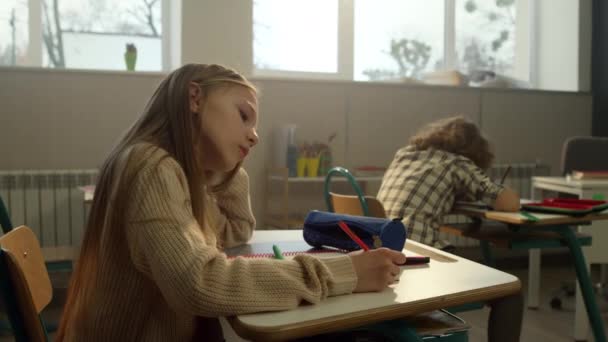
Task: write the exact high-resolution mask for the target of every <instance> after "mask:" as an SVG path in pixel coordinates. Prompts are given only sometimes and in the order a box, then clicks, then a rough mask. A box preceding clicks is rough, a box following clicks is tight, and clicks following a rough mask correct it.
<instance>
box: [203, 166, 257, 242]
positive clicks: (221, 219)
mask: <svg viewBox="0 0 608 342" xmlns="http://www.w3.org/2000/svg"><path fill="white" fill-rule="evenodd" d="M208 204H209V205H208V207H207V209H208V210H209V214H210V215H209V217H212V218H214V219H215V222H214V224H215V229H216V231H217V233H218V238H219V240H220V241H221V244H222V245H223V247H224V248H230V247H233V246H238V245H241V244H244V243H247V241H249V239H251V235H252V234H253V230H254V229H255V218H254V216H253V213H252V211H251V200H250V196H249V176H248V175H247V172H246V171H245V169H243V168H240V169H239V171H238V172H237V174H236V175H235V176H234V178H233V179H232V182H231V183H230V185H229V186H228V188H226V189H224V190H222V191H218V192H215V193H213V194H212V197H211V201H209V203H208Z"/></svg>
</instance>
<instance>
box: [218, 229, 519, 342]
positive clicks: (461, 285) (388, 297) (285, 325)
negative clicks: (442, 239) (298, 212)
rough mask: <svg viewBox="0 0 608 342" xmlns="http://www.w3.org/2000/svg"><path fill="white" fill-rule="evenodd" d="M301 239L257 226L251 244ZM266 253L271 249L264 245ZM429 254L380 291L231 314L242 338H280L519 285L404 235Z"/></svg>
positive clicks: (414, 248) (415, 249)
mask: <svg viewBox="0 0 608 342" xmlns="http://www.w3.org/2000/svg"><path fill="white" fill-rule="evenodd" d="M294 241H301V242H302V243H303V246H307V245H306V244H305V243H304V242H303V238H302V231H301V230H281V231H279V230H270V231H264V230H260V231H256V232H255V233H254V235H253V238H252V240H251V242H250V244H251V246H253V247H255V246H256V245H263V244H266V245H267V246H271V244H272V243H279V244H280V243H282V242H294ZM266 252H268V253H272V250H271V248H270V247H268V251H266ZM404 252H405V253H406V255H407V254H408V253H410V254H411V253H413V254H418V255H424V256H429V257H430V258H431V262H430V263H429V264H428V265H425V266H405V267H402V272H401V274H400V279H399V281H398V282H397V283H396V284H394V285H391V286H390V287H389V288H387V289H386V290H384V291H382V292H377V293H356V294H351V295H343V296H335V297H330V298H328V299H326V300H324V301H322V302H320V303H319V304H316V305H308V304H303V305H301V306H299V307H298V308H296V309H294V310H288V311H279V312H266V313H256V314H247V315H239V316H235V317H231V318H230V319H229V322H230V324H231V325H232V328H233V329H234V330H235V331H236V332H237V333H238V334H239V335H240V336H242V337H243V338H246V339H251V340H256V341H282V340H287V339H293V338H298V337H303V336H309V335H316V334H320V333H327V332H333V331H339V330H344V329H350V328H354V327H358V326H363V325H367V324H371V323H375V322H380V321H386V320H390V319H396V318H402V317H407V316H412V315H416V314H419V313H423V312H428V311H432V310H436V309H440V308H446V307H451V306H456V305H461V304H465V303H470V302H477V301H487V300H490V299H494V298H499V297H504V296H507V295H510V294H513V293H516V292H518V291H520V290H521V283H520V281H519V279H517V277H515V276H513V275H510V274H507V273H505V272H502V271H499V270H496V269H493V268H490V267H487V266H484V265H482V264H478V263H476V262H473V261H470V260H467V259H464V258H461V257H458V256H455V255H452V254H448V253H445V252H442V251H439V250H437V249H434V248H431V247H428V246H425V245H422V244H419V243H416V242H413V241H409V240H408V241H407V243H406V247H405V251H404Z"/></svg>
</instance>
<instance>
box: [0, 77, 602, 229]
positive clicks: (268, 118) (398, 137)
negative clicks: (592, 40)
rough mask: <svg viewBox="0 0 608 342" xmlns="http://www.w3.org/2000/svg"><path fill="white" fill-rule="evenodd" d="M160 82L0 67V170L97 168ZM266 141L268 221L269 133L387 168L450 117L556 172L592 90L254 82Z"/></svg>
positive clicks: (519, 158)
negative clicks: (288, 131)
mask: <svg viewBox="0 0 608 342" xmlns="http://www.w3.org/2000/svg"><path fill="white" fill-rule="evenodd" d="M162 77H163V75H161V74H156V73H120V72H116V73H112V72H82V71H63V70H45V69H26V68H20V69H12V68H0V104H1V105H0V156H2V158H1V159H0V169H3V170H6V169H64V168H65V169H72V168H96V167H99V165H100V164H101V162H102V161H103V159H104V158H105V156H106V155H107V153H108V151H109V150H110V148H111V147H112V145H113V144H114V142H115V141H116V140H117V139H118V137H119V136H120V135H121V133H122V132H123V131H124V130H125V129H126V128H127V127H128V126H129V125H130V123H131V122H132V121H133V120H134V119H135V118H136V117H137V116H138V115H139V113H140V112H141V111H142V109H143V107H144V105H145V103H146V101H147V99H148V97H149V96H150V94H151V93H152V92H153V90H154V89H155V87H156V85H157V84H158V83H159V82H160V80H161V78H162ZM254 81H255V82H256V83H257V84H258V85H259V87H260V88H261V90H262V97H261V99H260V112H261V117H260V127H259V134H260V137H261V142H260V144H259V146H258V147H257V148H256V149H254V150H253V152H252V153H251V155H250V158H248V160H247V162H246V163H245V166H246V168H247V170H248V171H249V173H250V175H251V180H252V196H253V201H252V202H253V206H254V211H255V214H256V216H257V217H260V218H261V217H262V208H263V199H264V185H265V177H264V172H265V169H266V168H267V167H268V166H269V165H272V160H273V158H272V151H273V149H272V144H273V134H272V133H273V130H274V129H275V128H277V127H279V126H281V125H283V124H286V123H293V124H296V125H297V126H298V129H297V137H298V138H299V139H305V140H309V141H310V140H325V139H327V137H328V136H329V135H330V134H331V133H332V132H337V133H338V136H337V138H336V140H335V141H334V142H333V143H332V148H333V152H334V160H335V163H336V164H341V165H344V166H346V167H353V166H358V165H363V164H365V165H368V164H373V165H386V164H388V163H389V162H390V160H391V158H392V156H393V154H394V152H395V150H396V149H397V148H398V147H400V146H402V145H403V144H405V142H406V141H407V139H408V137H409V136H410V135H411V134H412V133H413V132H414V131H415V130H416V129H417V128H418V127H419V126H420V125H422V124H424V123H427V122H429V121H432V120H434V119H437V118H439V117H442V116H446V115H451V114H463V115H466V116H467V117H470V118H471V119H473V120H475V121H476V122H478V123H480V125H481V127H482V129H483V130H484V131H485V132H486V133H487V136H488V137H489V138H490V139H491V140H492V141H494V144H495V146H496V151H497V156H498V161H499V162H533V161H536V160H540V161H542V162H545V163H548V164H550V165H551V167H552V169H553V171H554V173H555V172H557V167H558V165H559V156H560V148H561V144H562V142H563V140H564V139H565V138H566V137H569V136H572V135H588V134H590V133H591V96H590V95H589V94H586V93H567V92H544V91H524V90H492V89H476V88H452V87H438V86H413V85H402V84H378V83H354V82H341V81H302V80H271V79H257V80H254Z"/></svg>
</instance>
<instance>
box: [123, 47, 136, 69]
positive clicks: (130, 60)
mask: <svg viewBox="0 0 608 342" xmlns="http://www.w3.org/2000/svg"><path fill="white" fill-rule="evenodd" d="M136 62H137V48H136V47H135V44H133V43H127V51H125V64H126V66H127V70H128V71H134V70H135V63H136Z"/></svg>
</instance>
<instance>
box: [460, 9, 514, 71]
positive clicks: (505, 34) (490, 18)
mask: <svg viewBox="0 0 608 342" xmlns="http://www.w3.org/2000/svg"><path fill="white" fill-rule="evenodd" d="M516 18H517V13H516V7H515V0H494V1H487V0H477V1H473V0H457V1H456V54H457V56H458V66H459V69H460V70H461V71H463V72H464V73H469V72H471V71H473V70H492V71H495V72H497V73H500V74H506V75H511V74H512V73H513V68H514V60H515V27H516V24H517V23H516Z"/></svg>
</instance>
